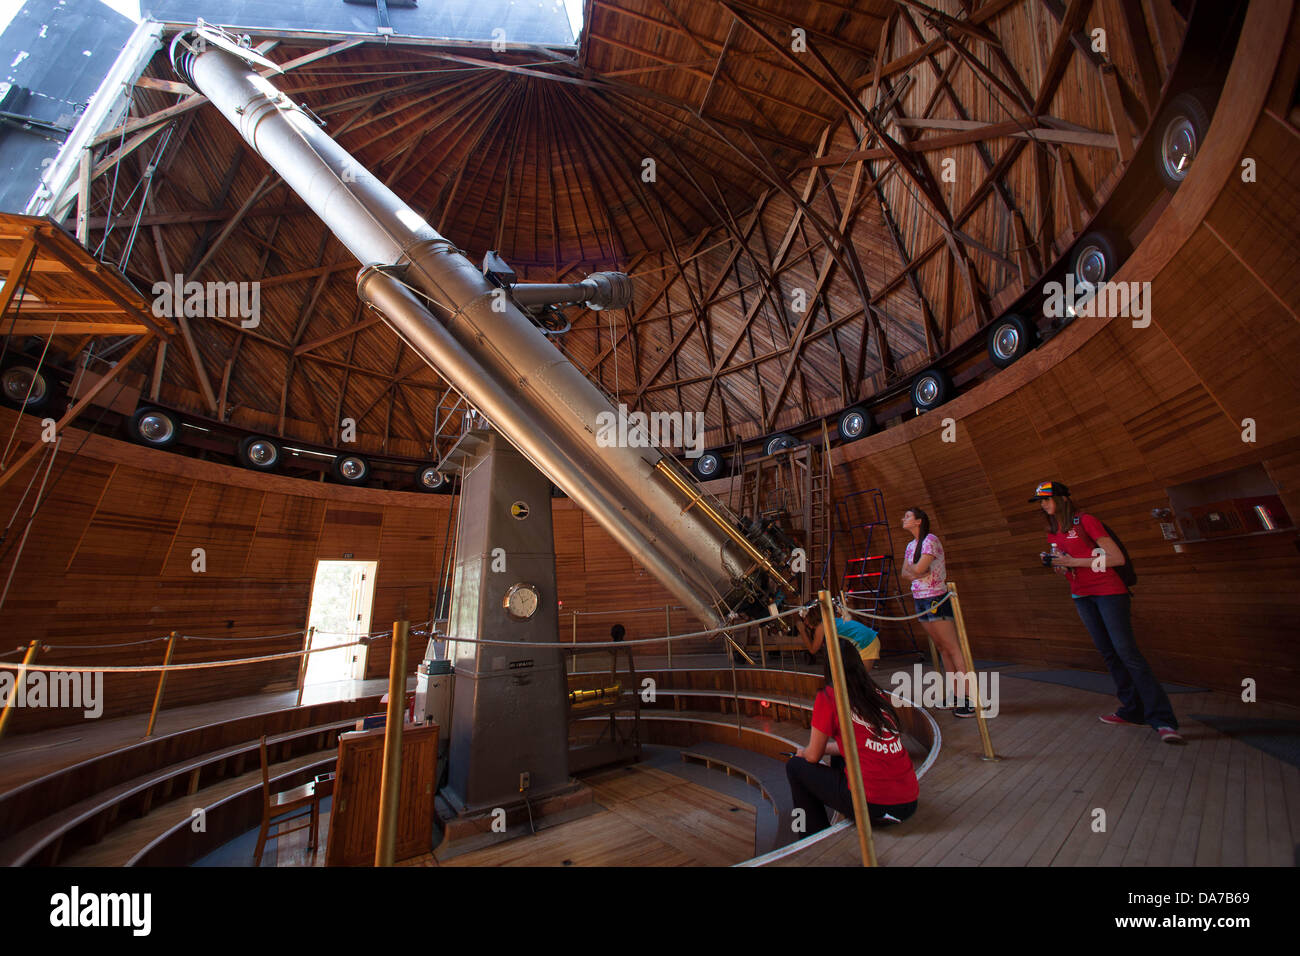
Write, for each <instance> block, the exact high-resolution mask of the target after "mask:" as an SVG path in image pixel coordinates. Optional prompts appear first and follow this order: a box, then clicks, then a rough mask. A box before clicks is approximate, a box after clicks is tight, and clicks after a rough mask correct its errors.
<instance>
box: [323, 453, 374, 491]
mask: <svg viewBox="0 0 1300 956" xmlns="http://www.w3.org/2000/svg"><path fill="white" fill-rule="evenodd" d="M330 471H331V472H332V473H333V475H334V480H335V481H338V482H340V483H342V484H345V485H364V484H365V483H366V479H367V478H369V477H370V462H368V461H366V459H365V458H363V457H362V456H361V455H354V454H350V453H349V454H346V455H339V456H338V457H337V458H335V459H334V464H333V465H331V466H330Z"/></svg>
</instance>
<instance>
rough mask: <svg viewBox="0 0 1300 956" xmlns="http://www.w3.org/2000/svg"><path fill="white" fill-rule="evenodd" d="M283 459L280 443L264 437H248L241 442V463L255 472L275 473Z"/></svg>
mask: <svg viewBox="0 0 1300 956" xmlns="http://www.w3.org/2000/svg"><path fill="white" fill-rule="evenodd" d="M283 457H284V451H283V449H281V447H280V443H279V442H277V441H275V440H274V439H271V438H266V437H265V436H263V435H248V436H247V437H245V438H243V439H242V440H241V441H240V442H239V463H240V464H241V465H243V466H244V467H245V468H251V469H253V471H275V470H276V469H277V468H279V467H280V460H281V459H282V458H283Z"/></svg>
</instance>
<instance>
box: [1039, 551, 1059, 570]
mask: <svg viewBox="0 0 1300 956" xmlns="http://www.w3.org/2000/svg"><path fill="white" fill-rule="evenodd" d="M1054 557H1056V555H1055V554H1053V553H1052V552H1051V551H1039V552H1038V560H1040V561H1042V562H1043V567H1045V568H1050V567H1051V566H1052V558H1054Z"/></svg>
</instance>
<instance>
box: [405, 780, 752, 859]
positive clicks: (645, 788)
mask: <svg viewBox="0 0 1300 956" xmlns="http://www.w3.org/2000/svg"><path fill="white" fill-rule="evenodd" d="M583 782H584V783H586V784H587V785H588V786H590V787H591V788H592V790H594V791H595V796H596V802H597V803H598V804H600V806H601V807H603V808H604V809H603V810H601V811H599V812H597V813H594V814H592V815H591V816H588V817H583V818H582V819H580V820H574V821H572V822H569V823H563V824H560V825H559V826H556V827H554V828H551V829H545V830H541V831H540V832H538V833H537V834H535V835H532V836H524V837H519V838H517V839H514V840H510V841H508V842H506V843H502V844H499V845H498V846H494V847H489V848H487V849H483V850H476V851H475V852H473V853H466V854H465V855H463V856H458V857H456V858H455V859H452V860H450V861H448V862H446V863H443V864H441V865H442V866H729V865H731V864H733V863H739V862H741V861H743V860H747V859H749V858H750V857H752V856H753V855H754V808H753V807H752V806H750V805H748V804H746V803H741V802H737V801H736V800H735V799H734V798H732V797H728V796H725V795H724V794H721V793H718V792H716V791H714V790H710V789H708V788H707V787H702V786H699V785H698V784H694V783H689V782H687V781H685V780H683V779H682V778H681V777H678V776H676V775H674V774H671V773H668V772H666V771H664V770H657V769H655V768H652V767H638V766H629V767H619V768H617V769H614V770H607V771H604V772H602V773H598V774H594V775H591V776H584V777H583ZM403 865H404V866H438V865H440V864H439V863H438V861H436V860H434V858H433V856H432V854H430V855H428V856H423V857H418V858H416V859H414V860H409V861H407V862H406V863H405V864H403Z"/></svg>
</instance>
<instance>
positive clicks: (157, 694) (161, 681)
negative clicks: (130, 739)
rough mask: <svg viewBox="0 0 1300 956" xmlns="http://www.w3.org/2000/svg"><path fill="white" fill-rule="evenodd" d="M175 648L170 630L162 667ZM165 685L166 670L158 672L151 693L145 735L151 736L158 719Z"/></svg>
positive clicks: (174, 638)
mask: <svg viewBox="0 0 1300 956" xmlns="http://www.w3.org/2000/svg"><path fill="white" fill-rule="evenodd" d="M174 650H176V632H175V631H172V632H171V634H169V635H168V636H167V653H166V654H164V655H163V667H166V666H167V665H168V664H170V663H171V662H172V651H174ZM166 686H167V672H166V671H159V672H158V689H157V690H156V691H154V695H153V710H151V711H149V726H148V727H146V728H145V731H144V735H145V736H146V737H152V736H153V725H154V723H155V722H156V721H157V720H158V708H159V707H161V706H162V695H163V688H164V687H166Z"/></svg>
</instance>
